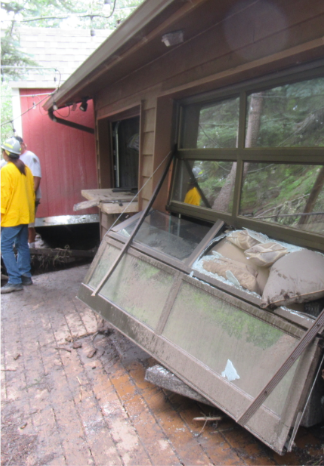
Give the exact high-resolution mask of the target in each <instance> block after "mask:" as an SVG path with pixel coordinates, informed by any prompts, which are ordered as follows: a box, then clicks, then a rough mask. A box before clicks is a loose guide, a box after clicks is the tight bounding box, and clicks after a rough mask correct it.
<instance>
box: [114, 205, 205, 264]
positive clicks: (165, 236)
mask: <svg viewBox="0 0 324 466" xmlns="http://www.w3.org/2000/svg"><path fill="white" fill-rule="evenodd" d="M136 221H137V220H136ZM136 221H134V223H133V224H131V225H129V226H128V227H127V228H124V229H123V230H120V231H119V233H121V234H122V235H123V236H126V237H128V236H130V234H131V232H132V231H133V228H134V226H135V223H136ZM209 229H210V226H206V225H202V224H197V223H195V222H194V221H188V220H185V219H182V218H180V219H179V218H177V217H174V216H171V215H166V214H163V213H161V212H158V211H156V210H154V211H152V212H151V213H150V214H149V215H148V216H147V217H146V218H145V220H144V222H143V224H142V226H141V227H140V229H139V231H138V233H137V234H136V236H135V242H138V243H143V244H145V245H146V246H149V247H151V248H153V249H155V250H156V251H159V252H162V253H164V254H168V255H169V256H172V257H174V258H176V259H179V260H184V259H186V258H187V257H189V256H190V254H191V253H192V252H193V250H194V249H195V247H196V246H197V245H198V244H199V243H200V241H201V240H202V239H203V237H204V236H205V235H206V234H207V232H208V230H209Z"/></svg>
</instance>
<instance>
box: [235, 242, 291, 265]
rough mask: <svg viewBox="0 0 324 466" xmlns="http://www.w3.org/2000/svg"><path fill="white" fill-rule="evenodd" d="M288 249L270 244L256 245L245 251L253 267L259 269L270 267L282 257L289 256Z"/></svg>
mask: <svg viewBox="0 0 324 466" xmlns="http://www.w3.org/2000/svg"><path fill="white" fill-rule="evenodd" d="M288 252H289V251H288V250H287V248H285V247H284V246H281V244H279V243H275V242H269V243H262V244H256V245H255V246H253V247H252V248H250V249H247V250H246V251H244V254H245V255H246V257H247V258H248V259H249V260H250V261H251V262H252V264H253V265H257V266H258V267H270V265H272V264H274V263H275V262H276V261H277V260H278V259H280V257H282V256H284V255H285V254H288Z"/></svg>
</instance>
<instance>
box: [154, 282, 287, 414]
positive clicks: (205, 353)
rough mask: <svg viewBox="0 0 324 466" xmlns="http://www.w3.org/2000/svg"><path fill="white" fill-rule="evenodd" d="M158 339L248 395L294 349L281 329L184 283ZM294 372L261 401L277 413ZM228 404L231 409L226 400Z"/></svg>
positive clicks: (279, 410) (252, 394)
mask: <svg viewBox="0 0 324 466" xmlns="http://www.w3.org/2000/svg"><path fill="white" fill-rule="evenodd" d="M184 322H185V323H186V325H183V323H184ZM163 336H165V337H166V338H168V339H169V340H171V341H172V342H173V343H175V344H176V345H178V346H179V347H180V348H182V349H184V350H185V351H186V352H188V353H189V354H191V355H192V356H194V357H195V358H197V359H198V360H199V361H201V362H202V363H204V364H205V365H207V366H208V367H209V368H210V369H211V370H212V371H214V372H216V374H218V375H219V377H221V378H222V379H223V380H224V382H225V380H226V382H227V383H230V384H234V385H235V386H236V387H238V388H239V389H241V390H243V391H244V392H246V393H247V394H249V395H251V396H252V397H255V396H257V395H258V394H259V393H260V391H261V390H262V389H263V387H264V386H265V385H266V383H267V382H269V380H270V379H271V378H272V377H273V375H274V374H275V373H276V372H277V370H278V369H279V368H280V366H281V365H282V362H283V361H284V360H285V357H287V356H288V355H289V354H290V352H291V351H292V349H293V348H294V347H295V345H296V339H295V338H293V337H292V336H291V335H288V334H286V333H285V332H284V331H283V330H280V329H278V328H276V327H274V326H272V325H270V324H269V323H267V322H263V321H262V320H260V319H258V318H256V317H254V316H253V315H250V314H248V313H247V312H244V311H242V310H241V309H239V308H238V307H236V306H234V305H233V304H230V303H228V302H226V301H224V300H222V299H220V298H218V297H216V296H212V295H211V294H209V293H206V292H205V291H204V290H200V289H198V288H196V287H195V286H193V285H191V284H188V283H183V284H182V286H181V288H180V291H179V293H178V295H177V298H176V301H175V303H174V306H173V308H172V311H171V314H170V317H169V319H168V322H167V325H166V327H165V329H164V331H163ZM256 368H257V371H256ZM295 370H296V364H295V365H294V366H293V367H292V369H291V370H290V371H289V372H288V373H287V375H286V376H285V377H284V379H283V380H282V382H281V383H280V384H279V385H278V387H277V388H276V390H275V391H274V392H273V393H272V395H271V396H270V397H269V398H268V399H267V400H266V402H265V405H266V406H268V407H269V408H270V409H271V410H273V411H274V412H275V413H277V414H278V415H280V414H281V412H282V410H283V408H284V406H285V403H286V397H287V393H288V392H289V387H290V384H291V382H292V378H293V375H294V373H295ZM224 391H226V386H225V384H224ZM228 403H229V407H230V409H233V408H232V406H231V403H232V401H231V400H228Z"/></svg>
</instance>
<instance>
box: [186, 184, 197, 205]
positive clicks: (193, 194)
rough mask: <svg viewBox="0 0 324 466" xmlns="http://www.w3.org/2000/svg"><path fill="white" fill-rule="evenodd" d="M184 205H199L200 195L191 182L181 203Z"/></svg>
mask: <svg viewBox="0 0 324 466" xmlns="http://www.w3.org/2000/svg"><path fill="white" fill-rule="evenodd" d="M183 202H184V203H185V204H191V205H200V202H201V195H200V194H199V191H198V189H197V188H196V186H195V183H194V181H193V180H190V181H189V186H188V191H187V194H186V196H185V198H184V201H183Z"/></svg>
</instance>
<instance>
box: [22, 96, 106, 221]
mask: <svg viewBox="0 0 324 466" xmlns="http://www.w3.org/2000/svg"><path fill="white" fill-rule="evenodd" d="M51 91H52V90H51V89H50V90H48V89H45V90H44V89H21V90H20V101H21V112H22V114H23V116H22V128H23V138H24V141H25V142H26V144H27V146H28V149H29V150H31V151H32V152H35V154H36V155H37V156H38V157H39V159H40V162H41V167H42V181H41V190H42V200H41V204H40V206H39V208H38V210H37V217H38V218H41V217H52V216H57V215H76V214H89V213H97V212H98V210H97V209H87V210H81V211H78V212H74V211H73V205H74V204H77V203H78V202H81V201H84V200H85V199H84V198H83V197H82V196H81V190H82V189H96V188H98V182H97V170H96V154H95V137H94V135H93V134H89V133H86V132H84V131H81V130H78V129H74V128H69V127H67V126H64V125H62V124H60V123H56V122H53V121H52V120H51V119H50V118H49V116H48V114H47V112H46V111H45V110H44V109H43V108H42V104H43V102H45V100H43V102H42V103H40V104H39V105H37V103H38V102H40V101H41V100H42V99H44V97H45V96H40V95H39V96H37V95H35V94H44V93H47V92H51ZM26 95H27V96H28V97H24V96H26ZM34 102H35V104H36V108H35V109H32V110H29V111H28V109H30V108H32V107H33V103H34ZM78 107H79V106H78ZM24 112H26V113H24ZM55 113H56V115H57V116H58V117H60V118H64V119H67V120H70V121H74V122H76V123H79V124H81V125H84V126H89V127H91V128H94V125H95V119H94V110H93V103H92V101H89V102H88V110H87V111H86V112H81V111H80V110H79V108H77V109H76V110H75V111H72V108H65V109H62V110H59V111H57V112H55Z"/></svg>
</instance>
